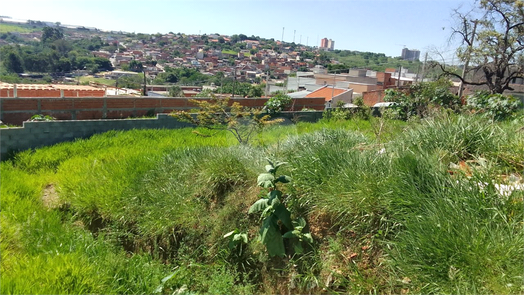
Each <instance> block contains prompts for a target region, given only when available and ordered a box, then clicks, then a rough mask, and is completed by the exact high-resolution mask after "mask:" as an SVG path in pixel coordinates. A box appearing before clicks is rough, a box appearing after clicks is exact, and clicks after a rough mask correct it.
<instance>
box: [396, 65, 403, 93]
mask: <svg viewBox="0 0 524 295" xmlns="http://www.w3.org/2000/svg"><path fill="white" fill-rule="evenodd" d="M401 72H402V66H400V68H399V69H398V80H397V88H400V73H401Z"/></svg>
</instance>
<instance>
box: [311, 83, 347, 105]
mask: <svg viewBox="0 0 524 295" xmlns="http://www.w3.org/2000/svg"><path fill="white" fill-rule="evenodd" d="M306 97H323V98H324V99H325V101H326V108H332V107H335V106H336V105H337V103H338V102H339V101H343V102H344V103H346V104H351V103H352V102H353V89H343V88H336V87H334V86H331V87H328V86H324V87H321V88H319V89H317V90H315V91H313V92H311V93H309V94H308V95H306Z"/></svg>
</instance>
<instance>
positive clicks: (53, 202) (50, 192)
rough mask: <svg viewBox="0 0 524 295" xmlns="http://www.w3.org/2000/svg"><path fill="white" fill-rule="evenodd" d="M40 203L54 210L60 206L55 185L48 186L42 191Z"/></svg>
mask: <svg viewBox="0 0 524 295" xmlns="http://www.w3.org/2000/svg"><path fill="white" fill-rule="evenodd" d="M42 203H43V204H44V207H46V208H48V209H55V208H58V207H59V206H60V198H59V197H58V194H57V193H56V189H55V185H54V184H48V185H47V186H46V187H45V188H44V189H43V191H42Z"/></svg>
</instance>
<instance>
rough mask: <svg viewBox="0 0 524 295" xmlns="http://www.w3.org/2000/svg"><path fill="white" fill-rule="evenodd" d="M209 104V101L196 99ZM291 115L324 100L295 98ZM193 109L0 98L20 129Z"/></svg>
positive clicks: (179, 104) (255, 102)
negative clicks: (32, 123)
mask: <svg viewBox="0 0 524 295" xmlns="http://www.w3.org/2000/svg"><path fill="white" fill-rule="evenodd" d="M195 99H199V100H209V98H195ZM267 100H268V99H267V98H234V99H231V100H230V102H231V103H232V102H238V103H240V104H241V105H243V106H247V107H262V106H263V105H264V103H265V102H266V101H267ZM291 105H292V107H293V111H299V110H301V109H303V108H309V109H314V110H319V111H321V110H324V107H325V100H324V98H322V97H320V98H296V99H294V100H293V102H292V104H291ZM191 108H195V106H194V105H193V104H191V103H190V102H189V99H188V98H183V97H132V96H128V97H64V98H46V97H35V98H8V97H2V98H0V121H2V122H4V123H6V124H11V125H22V123H23V122H24V121H27V120H29V119H30V118H31V117H32V116H33V115H36V114H42V115H49V116H52V117H54V118H56V119H58V120H92V119H124V118H133V117H135V118H136V117H143V116H146V115H154V114H158V113H170V112H173V111H175V110H188V109H191Z"/></svg>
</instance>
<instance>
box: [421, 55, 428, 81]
mask: <svg viewBox="0 0 524 295" xmlns="http://www.w3.org/2000/svg"><path fill="white" fill-rule="evenodd" d="M427 62H428V53H427V52H426V55H425V57H424V64H423V65H422V75H421V76H420V82H424V76H425V75H426V63H427Z"/></svg>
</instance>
